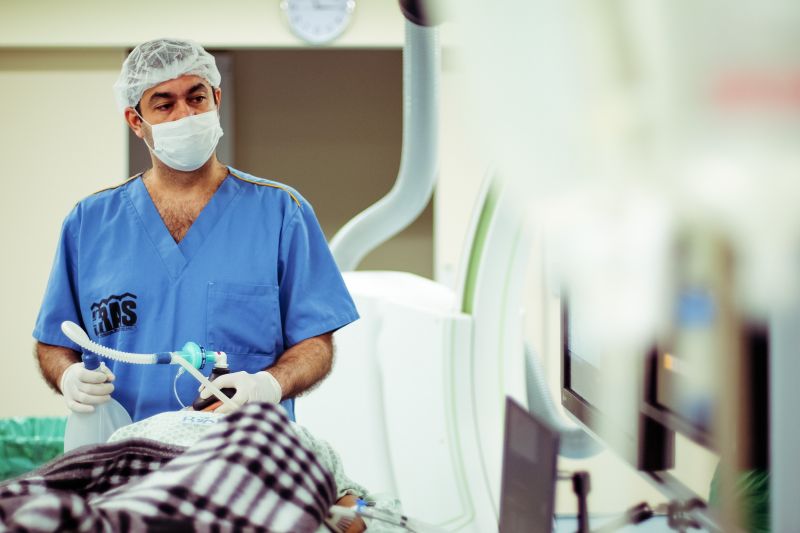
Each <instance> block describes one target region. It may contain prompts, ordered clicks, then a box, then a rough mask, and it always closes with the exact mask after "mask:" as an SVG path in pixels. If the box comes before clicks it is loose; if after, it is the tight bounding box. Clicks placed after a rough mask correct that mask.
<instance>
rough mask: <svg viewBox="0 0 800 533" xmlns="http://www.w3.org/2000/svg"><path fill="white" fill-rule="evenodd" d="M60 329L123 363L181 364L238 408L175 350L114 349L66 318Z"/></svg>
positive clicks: (221, 398) (81, 344)
mask: <svg viewBox="0 0 800 533" xmlns="http://www.w3.org/2000/svg"><path fill="white" fill-rule="evenodd" d="M61 331H63V332H64V335H66V336H67V337H68V338H69V340H71V341H72V342H74V343H75V344H77V345H78V346H80V347H81V348H83V349H84V350H87V351H89V352H92V353H96V354H97V355H102V356H103V357H107V358H109V359H113V360H115V361H122V362H124V363H132V364H135V365H156V364H173V365H175V364H177V365H181V366H182V367H183V368H184V369H186V371H187V372H189V373H190V374H191V375H192V376H194V378H195V379H196V380H197V381H199V382H200V383H202V384H203V385H204V386H205V387H206V388H207V389H208V390H209V391H211V394H213V395H214V396H216V397H217V398H218V399H219V400H221V401H222V403H224V404H225V405H227V406H228V407H230V408H232V409H238V407H239V406H238V405H236V404H235V403H234V402H233V401H232V400H231V399H230V398H228V397H227V396H225V395H224V394H222V391H221V390H219V389H218V388H217V387H216V385H213V384H212V383H211V382H210V381H209V380H208V378H206V377H205V376H204V375H203V374H201V373H200V371H199V370H197V369H196V368H195V367H194V366H193V365H191V364H190V363H189V362H188V361H187V360H186V359H184V358H183V357H182V356H181V355H180V354H179V353H177V352H164V353H157V354H155V353H130V352H122V351H119V350H114V349H113V348H108V347H107V346H103V345H102V344H97V343H96V342H94V341H93V340H91V339H90V338H89V336H88V335H87V334H86V332H85V331H84V330H83V328H81V327H80V326H79V325H78V324H76V323H75V322H70V321H69V320H66V321H64V322H62V323H61Z"/></svg>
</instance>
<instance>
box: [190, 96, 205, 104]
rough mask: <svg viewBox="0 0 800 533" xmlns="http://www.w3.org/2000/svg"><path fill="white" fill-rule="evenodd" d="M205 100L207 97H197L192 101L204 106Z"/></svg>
mask: <svg viewBox="0 0 800 533" xmlns="http://www.w3.org/2000/svg"><path fill="white" fill-rule="evenodd" d="M205 99H206V97H205V96H203V95H200V96H195V97H193V98H192V100H194V103H196V104H202V103H203V102H204V101H205Z"/></svg>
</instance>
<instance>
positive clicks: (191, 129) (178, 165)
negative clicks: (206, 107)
mask: <svg viewBox="0 0 800 533" xmlns="http://www.w3.org/2000/svg"><path fill="white" fill-rule="evenodd" d="M137 114H138V113H137ZM139 118H141V119H142V122H144V123H145V124H147V125H148V126H150V130H151V131H152V132H153V146H150V145H149V144H148V145H147V147H148V148H150V151H151V152H153V154H155V156H156V157H157V158H158V159H159V160H160V161H161V162H162V163H164V164H165V165H167V166H168V167H170V168H174V169H175V170H182V171H184V172H191V171H193V170H197V169H198V168H200V167H202V166H203V165H204V164H205V162H206V161H208V159H209V158H210V157H211V154H213V153H214V150H215V149H216V148H217V143H218V142H219V138H220V137H222V127H221V126H220V125H219V114H218V113H217V111H216V110H213V111H208V112H206V113H200V114H199V115H189V116H188V117H184V118H182V119H179V120H173V121H172V122H162V123H161V124H150V123H149V122H147V121H146V120H145V119H143V118H142V116H141V115H139ZM146 143H147V141H145V144H146Z"/></svg>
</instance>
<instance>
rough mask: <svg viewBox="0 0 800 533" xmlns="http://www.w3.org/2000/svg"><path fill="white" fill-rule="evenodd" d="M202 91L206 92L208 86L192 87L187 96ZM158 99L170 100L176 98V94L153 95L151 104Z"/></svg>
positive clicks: (202, 84)
mask: <svg viewBox="0 0 800 533" xmlns="http://www.w3.org/2000/svg"><path fill="white" fill-rule="evenodd" d="M200 90H206V86H205V84H204V83H198V84H196V85H192V87H191V88H190V89H189V90H188V91H187V92H186V94H194V93H196V92H197V91H200ZM156 98H168V99H169V98H175V93H170V92H162V93H153V94H151V95H150V101H151V102H152V101H153V100H155V99H156Z"/></svg>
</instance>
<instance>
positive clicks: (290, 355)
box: [268, 333, 333, 398]
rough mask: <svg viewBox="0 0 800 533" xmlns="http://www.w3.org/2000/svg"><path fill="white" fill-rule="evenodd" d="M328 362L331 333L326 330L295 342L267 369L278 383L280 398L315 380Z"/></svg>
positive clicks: (299, 391) (323, 373) (325, 370)
mask: <svg viewBox="0 0 800 533" xmlns="http://www.w3.org/2000/svg"><path fill="white" fill-rule="evenodd" d="M332 364H333V334H332V333H326V334H324V335H319V336H317V337H311V338H310V339H306V340H304V341H301V342H299V343H297V344H295V345H294V346H292V347H291V348H289V349H288V350H286V351H285V352H284V353H283V355H282V356H281V358H280V359H279V360H278V362H277V363H276V364H275V365H273V366H271V367H270V368H269V369H268V370H269V372H270V374H272V375H273V376H275V379H277V380H278V383H280V384H281V391H282V393H283V398H293V397H295V396H298V395H300V394H302V393H303V392H305V391H307V390H308V389H310V388H311V387H313V386H314V385H316V384H317V383H319V382H320V381H321V380H322V378H324V377H325V376H327V375H328V372H330V371H331V366H332Z"/></svg>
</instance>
